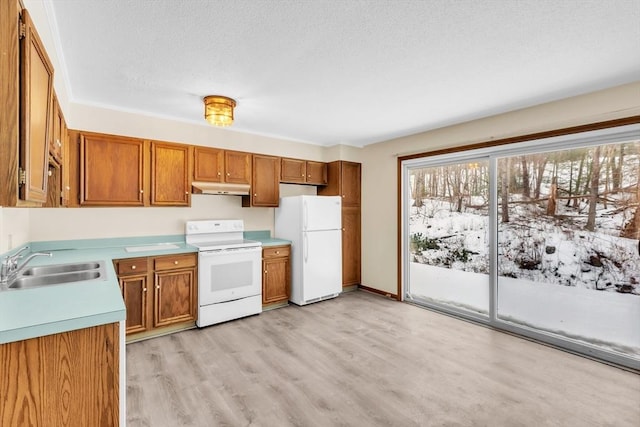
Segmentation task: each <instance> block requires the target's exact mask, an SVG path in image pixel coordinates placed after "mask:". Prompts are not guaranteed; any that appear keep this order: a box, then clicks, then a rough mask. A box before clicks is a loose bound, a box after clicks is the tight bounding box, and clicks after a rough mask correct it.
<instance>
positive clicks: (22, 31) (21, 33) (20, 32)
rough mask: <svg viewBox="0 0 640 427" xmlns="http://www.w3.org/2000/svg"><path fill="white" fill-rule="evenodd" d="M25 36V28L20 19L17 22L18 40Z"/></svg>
mask: <svg viewBox="0 0 640 427" xmlns="http://www.w3.org/2000/svg"><path fill="white" fill-rule="evenodd" d="M26 36H27V26H26V25H24V22H22V19H21V20H19V21H18V39H19V40H22V39H23V38H25V37H26Z"/></svg>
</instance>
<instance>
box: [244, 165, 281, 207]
mask: <svg viewBox="0 0 640 427" xmlns="http://www.w3.org/2000/svg"><path fill="white" fill-rule="evenodd" d="M279 176H280V159H279V158H278V157H273V156H262V155H257V154H254V155H253V184H252V186H251V206H263V207H269V206H270V207H277V206H278V203H279V201H280V200H279V199H280V179H279Z"/></svg>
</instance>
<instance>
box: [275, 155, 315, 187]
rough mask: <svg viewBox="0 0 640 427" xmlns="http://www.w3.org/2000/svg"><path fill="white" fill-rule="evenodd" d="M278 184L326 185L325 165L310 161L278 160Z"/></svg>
mask: <svg viewBox="0 0 640 427" xmlns="http://www.w3.org/2000/svg"><path fill="white" fill-rule="evenodd" d="M280 182H284V183H291V184H312V185H326V183H327V164H326V163H323V162H316V161H312V160H300V159H290V158H285V157H283V158H282V159H281V160H280Z"/></svg>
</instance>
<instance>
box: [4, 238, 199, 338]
mask: <svg viewBox="0 0 640 427" xmlns="http://www.w3.org/2000/svg"><path fill="white" fill-rule="evenodd" d="M158 243H172V244H173V245H175V246H177V248H172V249H168V248H167V249H164V248H163V249H157V247H158V246H159V245H158ZM143 245H149V246H150V248H153V249H152V250H149V251H144V250H143V251H136V252H127V251H126V249H125V248H126V247H131V246H143ZM29 246H30V249H31V252H37V251H50V252H52V254H53V256H52V257H51V258H49V257H36V258H34V259H33V260H32V261H31V262H30V263H29V266H37V265H49V264H64V263H71V262H82V261H104V263H105V270H106V276H107V277H106V280H99V281H96V280H94V281H86V282H74V283H68V284H63V285H51V286H43V287H40V288H33V289H21V290H6V291H0V344H3V343H8V342H13V341H20V340H25V339H29V338H35V337H40V336H45V335H50V334H55V333H61V332H67V331H72V330H76V329H82V328H88V327H92V326H97V325H102V324H106V323H113V322H119V321H121V320H124V319H125V315H126V311H125V307H124V301H123V300H122V294H121V293H120V286H119V284H118V279H117V276H116V272H115V270H114V268H113V260H114V259H123V258H135V257H144V256H155V255H170V254H176V253H188V252H196V251H197V249H196V248H194V247H192V246H190V245H187V244H186V243H185V242H184V236H182V235H178V236H152V237H141V238H117V239H91V240H75V241H52V242H32V243H31V244H30V245H29ZM5 255H7V254H5Z"/></svg>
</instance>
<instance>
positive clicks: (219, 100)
mask: <svg viewBox="0 0 640 427" xmlns="http://www.w3.org/2000/svg"><path fill="white" fill-rule="evenodd" d="M235 106H236V101H235V100H233V99H231V98H227V97H226V96H221V95H209V96H205V97H204V118H205V119H206V120H207V121H208V122H209V123H211V124H212V125H214V126H221V127H227V126H231V125H232V124H233V109H234V108H235Z"/></svg>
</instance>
